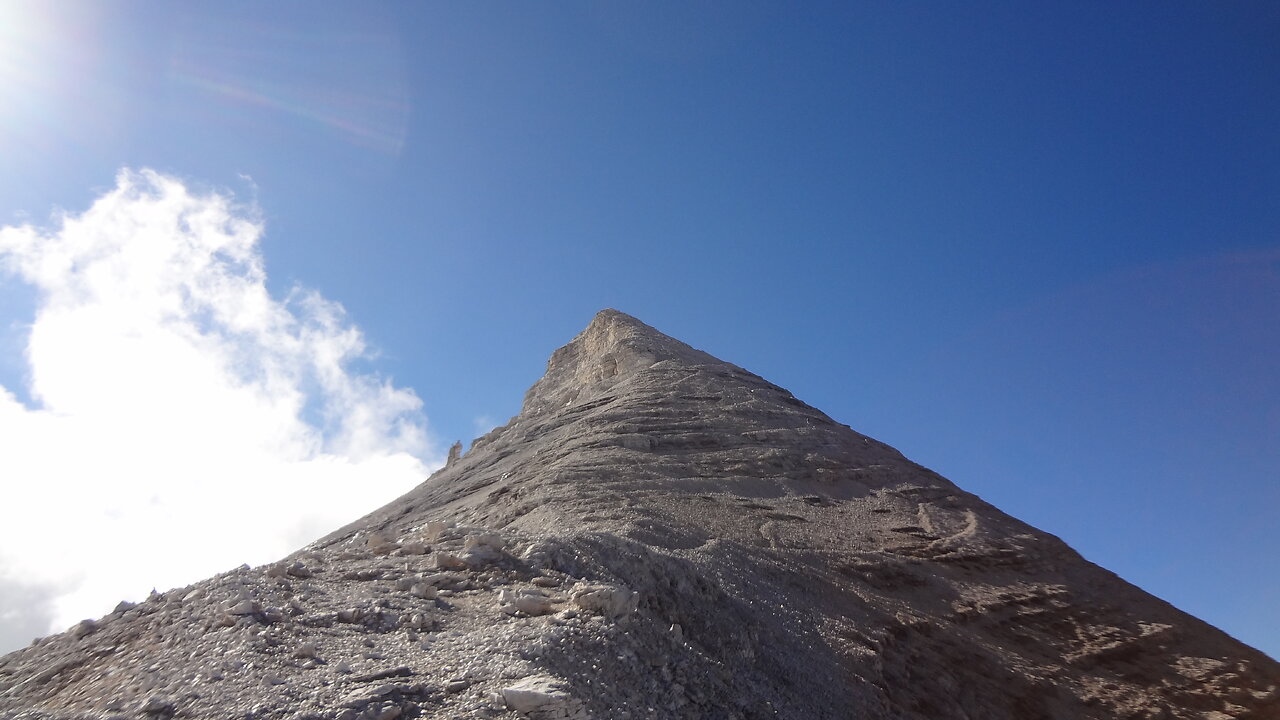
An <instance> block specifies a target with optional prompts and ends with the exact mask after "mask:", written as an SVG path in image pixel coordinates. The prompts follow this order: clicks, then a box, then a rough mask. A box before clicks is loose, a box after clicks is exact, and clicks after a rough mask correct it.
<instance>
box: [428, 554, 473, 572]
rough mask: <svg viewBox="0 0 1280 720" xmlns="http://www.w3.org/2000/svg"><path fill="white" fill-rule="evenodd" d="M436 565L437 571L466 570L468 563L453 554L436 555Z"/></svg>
mask: <svg viewBox="0 0 1280 720" xmlns="http://www.w3.org/2000/svg"><path fill="white" fill-rule="evenodd" d="M435 563H436V569H437V570H465V569H466V568H467V563H466V562H465V561H464V560H463V559H462V558H460V557H458V556H457V555H454V554H453V553H446V552H438V553H436V555H435Z"/></svg>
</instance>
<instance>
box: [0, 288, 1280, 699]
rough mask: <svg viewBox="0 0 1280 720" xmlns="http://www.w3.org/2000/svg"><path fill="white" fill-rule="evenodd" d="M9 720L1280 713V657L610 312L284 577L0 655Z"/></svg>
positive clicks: (173, 598) (220, 586)
mask: <svg viewBox="0 0 1280 720" xmlns="http://www.w3.org/2000/svg"><path fill="white" fill-rule="evenodd" d="M0 716H3V717H5V718H148V719H164V718H287V719H292V720H303V719H305V718H314V719H325V720H394V719H395V718H543V719H551V718H601V719H608V718H739V719H745V718H797V719H799V718H805V719H809V718H903V719H906V718H956V719H962V718H963V719H968V720H979V719H981V720H1000V719H1009V720H1014V719H1016V720H1030V719H1034V718H1053V719H1060V718H1151V719H1153V720H1154V719H1157V718H1160V719H1172V718H1197V719H1203V720H1213V719H1218V718H1221V719H1225V718H1257V719H1258V720H1268V719H1274V718H1280V665H1278V664H1277V663H1276V662H1275V661H1274V660H1272V659H1270V658H1268V657H1267V656H1265V655H1264V654H1262V653H1260V652H1258V651H1256V650H1254V649H1252V648H1249V647H1247V646H1245V645H1243V644H1241V643H1240V642H1238V641H1236V640H1234V639H1232V638H1231V637H1229V636H1227V635H1226V634H1224V633H1222V632H1221V631H1219V630H1217V629H1215V628H1213V627H1211V626H1209V625H1207V624H1205V623H1203V622H1201V621H1199V620H1197V619H1196V618H1193V617H1191V616H1189V615H1187V614H1185V613H1183V612H1180V611H1179V610H1177V609H1176V608H1174V607H1172V606H1170V605H1168V604H1167V603H1165V602H1163V601H1161V600H1159V599H1157V598H1155V597H1152V596H1151V595H1148V594H1147V593H1145V592H1143V591H1142V590H1140V589H1138V588H1136V587H1134V586H1132V585H1130V584H1128V583H1126V582H1124V581H1123V580H1121V579H1120V578H1118V577H1117V576H1115V575H1114V574H1112V573H1110V572H1108V571H1106V570H1104V569H1102V568H1099V567H1097V566H1095V565H1093V564H1092V563H1090V562H1088V561H1086V560H1084V559H1083V558H1082V557H1081V556H1080V555H1078V554H1077V553H1076V552H1074V551H1073V550H1072V549H1071V548H1070V547H1068V546H1067V545H1066V544H1064V543H1063V542H1062V541H1060V540H1059V539H1057V538H1055V537H1053V536H1052V535H1049V534H1047V533H1044V532H1041V531H1039V530H1037V529H1035V528H1033V527H1030V526H1028V525H1026V524H1025V523H1022V522H1019V521H1018V520H1016V519H1014V518H1012V517H1009V516H1008V515H1005V514H1004V513H1002V512H1000V511H999V510H997V509H996V508H994V507H992V506H991V505H989V504H987V503H985V502H983V501H982V500H981V499H979V498H978V497H976V496H974V495H971V494H969V493H966V492H964V491H963V490H961V489H959V488H957V487H956V486H955V485H953V484H952V483H950V482H949V481H947V480H946V479H944V478H942V477H941V476H939V475H937V474H936V473H934V472H932V471H930V470H928V469H926V468H923V467H921V466H919V465H917V464H915V463H913V462H911V461H909V460H907V459H906V458H904V457H903V456H902V455H901V454H900V453H898V452H897V451H895V450H894V449H893V448H891V447H889V446H887V445H884V444H883V443H880V442H877V441H875V440H873V439H871V438H869V437H866V436H863V435H860V434H858V433H857V432H855V431H853V430H851V429H850V428H848V427H846V426H844V425H841V424H839V423H837V422H835V421H833V420H832V419H831V418H829V417H827V416H826V415H824V414H823V413H822V412H819V411H818V410H815V409H814V408H812V407H809V406H808V405H806V404H805V403H803V402H801V401H800V400H797V399H796V398H795V397H793V396H792V395H791V393H789V392H787V391H786V390H783V389H782V388H780V387H777V386H776V385H772V384H770V383H769V382H767V381H765V380H763V379H762V378H760V377H758V376H756V375H753V374H752V373H750V372H748V371H746V370H743V369H742V368H740V367H737V366H735V365H731V364H729V363H726V362H722V361H720V360H717V359H716V358H714V357H712V356H711V355H708V354H707V353H705V352H701V351H699V350H695V349H693V348H692V347H689V346H688V345H685V344H684V343H681V342H678V341H676V340H673V339H672V338H669V337H667V336H665V335H663V334H662V333H660V332H658V331H656V330H654V329H653V328H651V327H649V326H647V325H645V324H643V323H641V322H640V321H638V320H636V319H634V318H632V317H629V316H627V315H624V314H622V313H619V312H616V311H612V310H605V311H603V312H601V313H600V314H598V315H597V316H596V317H595V319H594V320H592V321H591V324H590V325H589V326H588V327H587V329H586V330H585V331H583V332H582V334H580V335H579V336H578V337H576V338H574V339H573V341H572V342H570V343H569V344H568V345H565V346H564V347H562V348H560V349H559V350H557V351H556V352H555V353H554V354H553V355H552V356H551V360H550V362H549V363H548V365H547V372H546V375H545V376H544V377H543V378H542V379H540V380H538V382H537V383H535V384H534V386H533V387H532V388H531V389H530V390H529V392H528V394H527V395H526V396H525V400H524V406H523V409H522V410H521V411H520V414H519V415H517V416H516V417H514V418H512V419H511V421H510V422H508V423H507V424H506V425H505V426H503V427H500V428H498V429H496V430H494V431H493V432H490V433H489V434H487V435H485V436H484V437H481V438H479V439H477V440H476V441H475V442H474V443H473V444H472V445H471V447H470V448H469V450H468V451H467V452H466V453H465V454H464V453H462V452H461V448H456V449H455V451H454V452H452V453H450V460H449V463H448V465H447V466H446V467H444V468H443V469H441V470H440V471H439V472H437V473H435V474H434V475H433V476H432V477H431V478H430V479H428V480H427V481H426V482H424V483H423V484H422V485H421V486H419V487H417V488H415V489H414V490H412V491H411V492H409V493H408V494H407V495H405V496H404V497H402V498H400V499H399V500H397V501H395V502H393V503H391V504H390V505H387V506H386V507H384V508H382V509H380V510H378V511H376V512H374V513H372V514H370V515H368V516H367V517H364V518H362V519H360V520H357V521H356V522H353V523H352V524H350V525H348V526H347V527H344V528H342V529H340V530H338V531H337V532H334V533H333V534H331V535H329V536H327V537H325V538H323V539H321V540H319V541H317V542H315V543H313V544H311V545H309V546H308V547H306V548H303V549H302V550H300V551H298V552H297V553H295V554H294V555H292V556H290V557H287V558H284V559H282V560H281V561H280V562H277V563H274V564H271V565H267V566H264V567H257V568H249V567H241V568H239V569H237V570H232V571H231V572H228V573H224V574H222V575H219V576H217V577H213V578H210V579H208V580H205V581H202V582H198V583H196V584H194V585H191V586H189V587H183V588H175V589H173V590H169V591H167V592H164V593H155V594H153V595H152V596H151V597H150V598H149V599H147V600H146V601H145V602H141V603H138V604H128V603H122V604H121V605H120V606H119V607H117V608H116V609H115V611H114V612H112V613H110V614H109V615H107V616H105V617H102V618H100V619H98V620H86V621H85V622H82V623H80V624H79V625H76V626H75V627H73V628H71V629H70V630H68V631H67V632H65V633H62V634H60V635H55V636H52V637H47V638H44V639H42V640H38V641H36V642H35V643H34V644H33V645H32V646H31V647H29V648H26V649H24V650H21V651H18V652H15V653H12V654H10V655H8V656H6V657H4V658H3V659H2V660H0Z"/></svg>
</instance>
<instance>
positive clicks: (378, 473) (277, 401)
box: [0, 170, 439, 652]
mask: <svg viewBox="0 0 1280 720" xmlns="http://www.w3.org/2000/svg"><path fill="white" fill-rule="evenodd" d="M261 236H262V224H261V222H260V220H259V219H258V217H257V214H256V212H255V211H254V210H253V209H252V208H246V207H242V206H238V205H237V204H235V202H234V201H233V200H232V198H230V197H229V196H227V195H224V194H219V193H216V192H215V193H204V194H202V193H197V192H193V191H192V190H190V189H189V188H187V187H186V186H185V185H184V184H183V183H182V182H180V181H179V180H177V179H175V178H172V177H167V176H164V175H161V174H158V173H155V172H152V171H147V170H144V171H141V172H132V171H122V172H121V173H120V174H119V176H118V177H117V182H116V186H115V188H114V189H113V190H111V191H110V192H108V193H106V194H105V195H103V196H102V197H100V198H98V199H97V200H96V201H95V202H94V203H93V205H92V207H90V208H89V210H87V211H86V212H84V213H82V214H79V215H70V214H64V215H62V216H60V217H57V218H55V220H54V222H53V223H52V226H51V227H49V228H36V227H32V226H22V227H5V228H3V229H0V273H2V274H0V277H3V278H4V281H5V282H14V281H20V282H23V283H25V284H27V285H29V286H31V287H32V288H33V289H34V290H35V292H36V293H37V295H38V299H37V303H36V313H35V317H34V319H33V320H32V321H31V324H30V326H29V332H28V333H27V336H26V345H25V350H26V363H27V364H26V367H27V371H28V377H27V379H26V387H25V390H26V391H27V392H26V393H25V395H26V396H27V397H28V398H29V400H27V401H26V402H24V401H23V400H22V399H20V397H19V395H18V394H15V393H14V392H13V391H12V390H11V389H9V388H5V387H3V386H0V448H2V449H0V478H3V494H4V501H3V502H2V503H0V652H3V651H7V650H10V649H13V647H14V646H15V645H16V644H17V643H25V642H26V641H27V640H30V639H31V638H32V637H34V636H36V635H42V634H45V633H47V632H49V631H52V630H61V629H64V628H66V627H67V626H69V625H71V624H73V623H75V622H77V621H79V620H81V619H83V618H85V617H97V616H99V615H102V614H104V613H106V612H108V611H110V610H111V608H112V607H114V605H115V604H116V603H117V602H119V601H120V600H123V599H130V600H137V599H139V598H140V597H144V596H145V595H146V594H147V593H148V592H150V590H151V589H152V588H153V587H155V588H159V589H161V590H163V589H167V588H169V587H173V586H178V585H183V584H186V583H189V582H192V581H194V580H196V579H199V578H202V577H205V576H207V575H210V574H213V573H216V572H220V571H223V570H227V569H229V568H231V567H234V566H236V565H239V564H240V563H245V562H247V563H250V564H260V563H263V562H268V561H271V560H274V559H277V558H279V557H280V556H282V555H285V554H287V553H288V552H290V551H292V550H294V549H296V548H298V547H299V546H301V545H303V544H305V543H307V542H309V541H310V540H313V539H315V538H316V537H318V536H319V535H321V534H323V533H324V532H326V531H328V530H331V529H333V528H334V527H337V526H339V525H340V524H342V523H344V522H347V521H350V520H353V519H354V518H355V517H356V516H358V515H359V514H361V513H363V512H365V511H367V510H371V509H373V508H375V507H377V506H378V505H380V504H382V503H384V502H386V501H389V500H391V499H392V498H394V497H396V496H398V495H399V494H401V493H403V492H405V491H407V490H408V489H410V488H411V487H413V486H414V485H416V484H417V483H419V482H421V481H422V480H423V479H424V478H425V477H426V475H427V474H428V472H429V470H430V469H432V467H433V466H434V465H435V464H437V462H438V460H437V458H438V457H439V453H438V449H437V448H436V446H435V444H434V443H433V442H432V441H431V440H430V438H429V436H428V434H427V430H426V419H425V417H424V416H423V415H422V412H421V406H422V403H421V401H420V400H419V399H418V397H417V396H416V395H415V394H414V393H413V392H412V391H411V390H408V389H403V388H397V387H395V386H394V385H392V384H391V383H390V382H389V381H388V380H386V379H384V378H381V377H379V376H377V375H375V374H371V373H367V372H358V371H356V370H355V369H354V368H353V364H354V363H355V362H356V361H359V360H363V359H368V357H369V353H368V349H367V347H366V345H365V342H364V339H363V337H362V335H361V333H360V331H359V329H358V328H356V327H355V326H353V325H352V324H351V323H350V322H349V321H348V320H347V319H346V317H345V314H344V312H343V309H342V307H341V306H339V305H338V304H336V303H333V302H330V301H328V300H325V299H324V298H322V297H321V296H320V295H318V294H317V293H315V292H312V291H308V290H305V289H301V288H295V289H294V290H293V291H291V292H290V293H289V295H288V296H287V297H285V298H283V299H278V298H275V297H272V295H271V294H270V293H269V292H268V290H267V287H266V273H265V270H264V267H263V260H262V255H261V252H260V250H259V247H258V240H259V238H260V237H261ZM6 643H13V644H6Z"/></svg>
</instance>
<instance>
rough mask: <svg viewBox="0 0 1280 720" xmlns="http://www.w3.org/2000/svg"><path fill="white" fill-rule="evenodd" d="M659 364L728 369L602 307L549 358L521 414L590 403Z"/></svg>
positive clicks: (619, 313) (634, 321)
mask: <svg viewBox="0 0 1280 720" xmlns="http://www.w3.org/2000/svg"><path fill="white" fill-rule="evenodd" d="M661 362H672V363H676V364H681V365H689V366H699V365H727V363H724V362H722V361H721V360H718V359H716V358H715V357H713V356H711V355H710V354H708V353H705V352H703V351H701V350H697V349H695V348H693V347H690V346H689V345H686V344H685V343H683V342H680V341H679V340H676V339H675V338H673V337H670V336H669V335H666V334H663V333H662V332H660V331H658V330H656V329H654V328H653V327H651V326H649V325H646V324H645V323H643V322H641V321H640V320H638V319H636V318H634V317H632V316H630V315H628V314H626V313H624V312H620V311H618V310H614V309H612V308H606V309H604V310H601V311H600V312H598V313H596V315H595V317H593V318H592V319H591V322H590V323H589V324H588V325H587V327H586V329H584V330H583V331H582V332H580V333H578V335H577V337H575V338H573V340H570V341H569V342H568V343H567V344H566V345H564V346H563V347H561V348H560V349H558V350H556V351H555V352H554V353H552V354H551V359H550V360H548V361H547V372H546V374H545V375H543V377H542V379H540V380H539V381H538V382H537V383H535V384H534V386H533V387H532V388H530V389H529V392H528V394H526V396H525V403H524V410H523V413H530V412H537V411H539V410H541V409H547V408H561V407H565V406H566V405H570V404H573V403H575V402H582V401H586V400H589V399H591V398H593V397H596V396H598V395H599V394H600V393H602V392H603V391H605V390H607V389H608V388H610V387H612V386H613V385H614V384H616V383H618V382H621V381H623V380H626V379H628V378H631V377H633V376H634V375H636V374H637V373H640V372H643V371H644V370H646V369H648V368H650V367H653V366H654V365H656V364H658V363H661Z"/></svg>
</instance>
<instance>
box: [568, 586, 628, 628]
mask: <svg viewBox="0 0 1280 720" xmlns="http://www.w3.org/2000/svg"><path fill="white" fill-rule="evenodd" d="M573 604H574V605H577V606H578V607H579V608H582V609H583V610H585V611H587V612H594V613H599V614H601V615H604V616H605V617H607V618H610V619H613V620H617V619H620V618H623V617H626V616H628V615H630V614H631V613H633V612H635V611H636V608H637V607H639V605H640V596H639V595H638V594H637V593H635V592H633V591H631V590H628V589H627V588H624V587H618V586H616V585H581V586H579V587H578V589H576V590H574V592H573Z"/></svg>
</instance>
